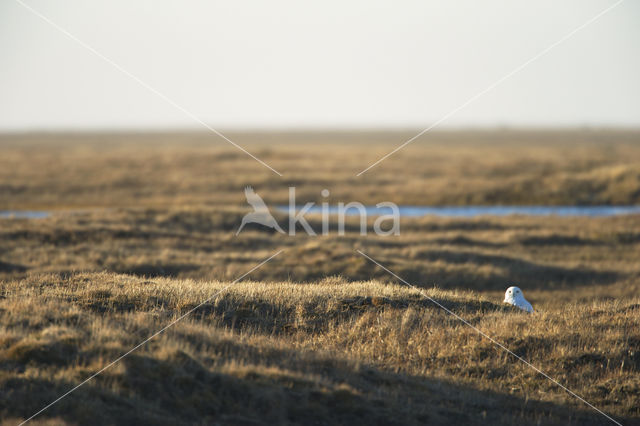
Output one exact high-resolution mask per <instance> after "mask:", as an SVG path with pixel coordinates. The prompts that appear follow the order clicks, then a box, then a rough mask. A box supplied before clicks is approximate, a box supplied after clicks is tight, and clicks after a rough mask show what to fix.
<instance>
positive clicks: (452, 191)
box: [0, 130, 640, 209]
mask: <svg viewBox="0 0 640 426" xmlns="http://www.w3.org/2000/svg"><path fill="white" fill-rule="evenodd" d="M412 135H413V134H412V133H411V132H354V133H298V134H297V133H282V134H278V133H273V134H264V133H230V134H229V136H230V137H231V138H232V139H233V140H234V141H236V142H237V143H239V144H240V145H243V146H246V147H247V149H249V150H250V151H251V152H252V153H253V154H255V155H257V156H258V157H259V158H260V159H262V160H264V161H266V162H267V163H269V164H270V165H272V166H273V167H275V168H276V169H277V170H279V171H281V172H282V173H283V174H284V176H283V177H279V176H277V175H276V174H274V173H273V172H271V171H270V170H269V169H267V168H265V167H264V166H262V165H260V164H259V163H257V162H256V161H255V160H253V159H252V158H250V157H249V156H247V155H246V154H244V153H243V152H241V151H239V150H238V149H237V148H234V147H233V146H231V145H230V144H228V143H227V142H225V141H223V140H221V139H220V138H217V137H215V136H214V135H211V134H198V133H194V134H155V135H153V134H151V135H146V134H121V135H118V134H114V135H108V134H105V135H90V134H89V135H87V134H69V135H31V134H25V135H4V136H0V150H1V152H2V155H1V156H0V206H3V208H7V209H17V208H53V209H61V208H88V207H89V208H90V207H96V206H102V207H135V206H137V207H139V206H154V207H167V206H176V205H224V206H244V205H245V201H244V196H243V194H242V188H244V187H245V186H246V185H253V186H254V187H255V188H256V189H257V190H258V192H259V193H260V194H263V196H264V197H265V199H266V200H267V201H268V202H269V203H271V204H278V203H280V204H286V203H287V196H288V193H287V187H288V186H290V185H296V186H297V187H298V199H299V200H300V201H317V202H320V201H321V199H322V197H321V196H320V191H321V190H322V189H324V188H327V189H329V190H330V191H331V194H332V197H331V199H330V201H331V202H337V201H344V202H348V201H352V200H355V201H361V202H363V203H367V204H375V203H378V202H380V201H387V200H388V201H393V202H395V203H397V204H409V205H428V204H445V205H446V204H449V205H466V204H487V205H490V204H638V203H640V132H638V131H596V130H591V131H588V130H584V131H547V132H540V131H538V132H533V131H529V132H527V131H507V130H505V131H484V132H483V131H469V132H433V133H431V132H430V133H428V134H426V135H424V136H423V137H422V138H420V139H419V140H417V141H416V142H414V143H412V144H410V145H409V146H407V147H406V148H405V149H403V150H401V151H399V152H398V153H397V154H394V155H393V156H392V157H390V158H389V159H387V160H386V161H384V162H383V163H381V164H380V165H379V166H376V167H375V168H373V169H371V170H370V171H369V172H367V173H366V174H364V175H362V176H360V177H356V174H357V173H358V172H360V171H362V170H363V169H364V168H366V167H367V166H368V165H370V164H371V163H373V162H374V161H376V160H378V159H379V158H380V157H382V156H383V155H385V154H387V153H388V152H389V151H391V150H392V149H393V148H395V147H396V146H398V145H399V144H400V143H402V142H404V141H405V140H407V139H408V138H409V137H411V136H412Z"/></svg>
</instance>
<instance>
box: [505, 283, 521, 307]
mask: <svg viewBox="0 0 640 426" xmlns="http://www.w3.org/2000/svg"><path fill="white" fill-rule="evenodd" d="M523 298H524V296H523V295H522V290H520V287H515V286H514V287H509V288H508V289H507V291H505V292H504V301H505V302H507V303H513V302H515V301H517V300H522V299H523Z"/></svg>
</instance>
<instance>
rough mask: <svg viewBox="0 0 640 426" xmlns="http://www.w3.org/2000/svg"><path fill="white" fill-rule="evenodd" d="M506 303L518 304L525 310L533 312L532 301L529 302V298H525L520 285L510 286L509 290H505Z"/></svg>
mask: <svg viewBox="0 0 640 426" xmlns="http://www.w3.org/2000/svg"><path fill="white" fill-rule="evenodd" d="M504 303H508V304H510V305H513V306H517V307H518V308H520V309H522V310H523V311H527V312H533V307H532V306H531V303H529V302H527V299H525V298H524V295H523V294H522V290H520V288H518V287H509V288H508V289H507V291H505V293H504Z"/></svg>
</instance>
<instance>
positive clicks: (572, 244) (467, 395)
mask: <svg viewBox="0 0 640 426" xmlns="http://www.w3.org/2000/svg"><path fill="white" fill-rule="evenodd" d="M407 135H408V133H407V134H403V133H401V132H396V133H392V132H387V133H384V132H378V133H366V132H362V133H334V134H327V133H314V134H294V133H289V134H285V133H283V134H262V135H259V134H240V133H238V134H235V135H232V139H234V140H235V141H236V142H238V143H240V144H241V145H243V146H246V147H247V148H248V149H249V150H250V151H251V152H252V153H254V154H257V155H258V156H259V157H260V158H261V159H263V160H265V161H267V163H269V164H270V165H272V166H274V167H275V168H276V169H277V170H279V171H280V172H282V173H283V177H279V176H277V175H275V174H273V173H272V172H270V171H269V170H268V169H266V168H264V167H263V166H261V165H260V164H258V163H256V162H255V161H254V160H252V159H251V158H249V157H246V155H244V154H243V153H241V152H239V151H236V150H234V148H233V147H229V146H227V145H223V144H222V142H220V141H219V140H215V139H214V138H213V137H210V136H208V135H202V134H164V135H82V134H75V135H4V136H2V137H0V153H1V155H0V210H11V209H16V210H19V209H42V210H48V211H51V212H52V214H51V216H49V217H47V218H43V219H0V419H2V421H3V422H4V423H6V424H17V423H20V422H21V421H22V420H24V419H26V418H28V417H30V416H31V415H32V414H34V413H35V412H37V411H38V410H39V409H41V408H43V407H44V406H45V405H47V404H48V403H50V402H52V401H53V400H55V399H56V398H57V397H58V396H60V395H62V394H64V393H65V392H67V391H68V390H70V389H72V388H73V387H74V386H75V385H77V384H78V383H80V382H82V381H83V380H84V379H86V378H87V377H89V376H91V375H92V374H93V373H94V372H96V371H99V370H100V369H101V368H103V367H104V366H106V365H108V364H109V362H110V361H112V360H114V359H116V358H118V357H119V356H120V355H122V354H123V353H125V352H127V351H128V350H129V349H131V348H132V347H134V346H135V345H136V344H137V343H139V342H141V341H143V340H144V339H146V338H148V337H149V336H151V335H153V334H154V333H155V332H156V331H158V330H160V329H162V328H163V327H165V326H166V325H167V324H170V323H171V322H172V321H173V320H175V319H178V318H180V317H181V315H183V314H185V313H188V312H190V310H192V309H194V308H196V309H195V310H194V311H193V312H191V313H190V314H189V315H187V316H186V317H185V318H184V319H182V320H181V321H179V322H177V323H176V324H175V325H174V326H172V327H171V328H169V329H167V330H166V331H165V332H163V333H162V334H161V335H158V336H157V337H155V338H154V339H152V340H151V341H149V342H148V343H147V344H145V345H144V346H142V347H140V348H139V349H138V350H136V351H135V352H133V353H131V354H130V355H128V356H127V357H125V358H123V359H122V360H121V361H120V362H118V363H117V364H115V365H113V366H112V367H111V368H109V369H107V370H105V371H104V372H102V373H101V374H100V375H98V376H97V377H95V378H94V379H93V380H91V381H90V382H88V383H87V384H86V385H84V386H82V387H81V388H79V389H78V390H77V391H75V392H73V393H72V394H70V395H69V396H68V397H66V398H64V399H63V400H61V401H60V402H59V403H57V404H55V405H53V406H52V407H51V408H49V409H48V410H46V411H44V412H43V413H41V414H40V415H39V416H37V417H36V418H35V419H33V420H32V423H33V424H70V425H71V424H104V425H111V424H230V425H231V424H234V425H235V424H245V425H253V424H319V425H321V424H358V423H367V424H451V423H460V424H505V425H506V424H558V425H560V424H561V425H565V424H574V425H581V424H606V423H607V422H608V420H607V419H606V418H605V417H604V416H602V415H601V414H599V413H598V412H596V411H595V410H593V409H591V408H589V407H588V406H587V405H586V404H584V403H583V402H581V401H579V400H578V399H576V398H575V397H573V396H571V395H569V394H568V393H567V392H565V391H564V390H562V389H561V388H560V387H558V386H557V385H555V384H554V383H552V382H551V381H549V380H548V379H546V378H545V377H543V376H542V375H540V374H538V373H536V372H535V371H534V370H533V369H531V368H529V367H527V366H526V365H524V364H523V363H521V362H519V361H518V360H517V359H515V358H514V357H513V356H511V355H509V354H508V353H506V352H505V351H503V350H501V349H499V348H497V347H496V346H495V345H494V344H493V343H491V342H490V341H489V340H487V339H486V338H484V337H482V336H480V335H479V334H478V333H477V332H476V331H474V330H473V329H472V328H470V327H469V326H468V325H465V324H463V323H462V322H460V321H459V320H458V319H456V318H455V317H453V316H452V315H451V314H449V313H447V312H445V311H444V310H442V309H441V308H439V307H438V306H436V305H435V304H434V303H433V302H432V301H430V300H429V299H428V298H427V297H425V295H427V296H428V297H431V298H433V299H434V300H436V301H437V302H438V303H440V304H442V305H443V306H445V307H447V308H448V309H450V310H451V311H452V312H454V313H455V314H457V315H459V316H460V317H462V318H464V319H465V320H466V321H468V322H469V323H470V324H472V325H473V326H475V327H477V328H478V329H480V330H482V331H484V332H486V333H487V334H488V335H490V336H491V337H492V338H494V339H495V340H497V341H499V342H502V343H503V344H504V345H505V346H506V347H508V348H509V349H510V350H512V351H513V352H514V353H516V354H517V355H518V356H521V357H523V358H524V359H526V360H528V361H530V362H531V363H532V364H533V365H535V366H537V367H539V368H540V369H541V370H543V371H544V372H546V373H547V374H549V376H551V377H553V378H555V379H557V380H558V381H559V382H560V383H562V384H563V385H565V386H567V387H568V388H569V389H571V390H572V391H574V392H576V393H577V394H579V395H581V396H582V397H584V398H585V399H586V400H587V401H589V402H590V403H592V404H593V405H595V406H596V407H598V408H599V409H601V410H603V411H604V412H606V413H607V414H608V415H610V416H612V417H613V418H615V419H616V420H617V421H619V422H621V423H623V424H640V216H639V215H630V216H619V217H608V218H562V217H527V216H509V217H501V218H497V217H488V216H487V217H479V218H472V219H452V218H436V217H424V218H402V220H401V235H400V236H389V237H381V236H376V235H374V234H373V233H371V234H369V235H366V236H362V235H360V234H359V233H358V232H357V230H358V227H357V223H356V222H355V221H353V220H352V221H350V222H349V223H348V224H347V233H346V235H344V236H339V235H337V233H335V232H332V233H330V235H328V236H319V237H310V236H307V235H305V234H303V233H299V234H298V235H296V236H289V235H282V234H278V233H275V232H270V231H269V230H267V229H265V228H261V227H259V226H249V227H248V228H247V229H246V230H244V231H243V232H242V233H241V234H240V235H238V236H235V231H236V230H237V228H238V226H239V223H240V221H241V218H242V216H243V215H244V214H245V213H246V212H248V207H247V206H246V203H245V200H244V194H243V192H242V189H243V188H244V186H246V185H252V186H253V187H254V188H256V190H257V191H258V193H260V195H262V196H263V198H264V199H265V201H266V202H267V203H268V204H269V205H275V204H285V203H286V202H287V187H288V186H291V185H295V186H296V187H297V194H298V201H299V203H303V202H305V201H316V202H320V201H321V196H320V191H321V190H322V189H323V188H327V189H329V190H330V191H331V197H330V199H329V201H330V202H331V203H333V204H335V203H337V202H338V201H345V202H347V201H361V202H363V203H368V204H375V203H377V202H380V201H393V202H395V203H397V204H404V205H427V204H442V205H466V204H483V205H494V204H524V205H529V204H554V205H562V204H566V205H575V204H580V205H582V204H586V205H599V204H620V205H628V204H640V132H633V131H606V132H605V131H587V130H584V131H573V132H569V131H566V132H562V131H554V132H551V131H549V132H515V131H494V132H449V133H447V132H439V133H433V134H430V135H427V136H426V137H425V140H421V141H419V142H416V143H415V144H413V145H410V146H409V147H407V148H406V149H405V150H403V151H401V152H399V153H398V154H397V155H395V156H393V157H391V158H389V159H388V160H387V161H386V162H384V163H381V164H380V165H379V166H378V167H376V168H373V169H371V170H370V171H368V172H367V173H365V174H363V175H362V176H360V177H356V176H355V175H356V173H358V172H359V171H361V170H362V169H364V168H365V167H366V166H368V165H369V164H371V163H372V162H373V161H375V160H377V159H378V158H379V157H380V156H382V155H384V154H385V153H386V152H388V151H389V150H390V149H392V147H393V146H394V145H395V144H399V143H401V142H402V141H404V140H405V139H406V137H407ZM277 218H278V219H279V220H281V221H282V222H283V223H284V217H283V216H282V215H280V216H277ZM372 220H373V219H372V218H369V222H370V223H371V222H372ZM310 223H311V224H312V226H314V227H316V228H319V227H320V226H319V224H320V218H319V217H311V219H310ZM281 249H284V251H283V252H282V253H281V254H280V255H278V256H277V257H276V258H274V259H273V260H272V261H270V262H268V263H267V264H265V265H263V266H262V267H260V268H258V269H256V270H255V271H253V272H251V274H250V275H249V276H247V277H246V278H245V279H243V280H241V281H239V282H237V283H235V284H233V285H232V286H230V287H229V285H230V284H232V283H233V282H234V280H235V279H236V278H238V277H240V276H242V275H243V274H244V273H246V272H247V271H249V270H251V269H252V268H253V267H254V266H256V265H258V264H259V263H260V262H262V261H263V260H264V259H266V258H268V257H269V256H271V255H273V254H274V253H276V252H277V251H278V250H281ZM356 250H361V251H362V252H364V253H366V254H368V255H369V256H371V257H372V258H374V259H376V260H377V261H379V262H380V263H381V264H383V265H384V266H386V267H387V268H389V269H390V270H391V271H393V272H395V273H396V274H398V275H399V276H401V277H403V278H404V279H406V280H407V281H408V282H410V283H412V284H414V285H415V286H416V287H418V289H419V290H418V289H413V288H410V287H408V286H406V285H404V284H402V283H400V282H398V281H397V280H395V279H394V278H393V277H392V276H390V274H389V273H387V272H385V271H384V270H382V269H381V268H380V267H378V266H376V265H375V264H373V263H372V262H370V261H368V260H367V259H365V258H364V257H363V256H361V255H360V254H358V253H357V252H356ZM513 284H516V285H519V286H520V287H521V288H522V289H523V290H524V292H525V295H526V297H527V299H528V300H529V301H530V302H531V303H532V304H533V305H534V308H535V309H536V312H535V313H534V314H531V315H529V314H526V313H523V312H521V311H519V310H516V309H515V308H510V307H508V306H505V305H503V304H502V303H501V301H502V298H503V295H504V290H505V289H506V288H507V287H508V286H509V285H513ZM421 292H422V293H423V294H421ZM205 301H206V303H204V304H203V305H202V306H199V304H200V303H202V302H205Z"/></svg>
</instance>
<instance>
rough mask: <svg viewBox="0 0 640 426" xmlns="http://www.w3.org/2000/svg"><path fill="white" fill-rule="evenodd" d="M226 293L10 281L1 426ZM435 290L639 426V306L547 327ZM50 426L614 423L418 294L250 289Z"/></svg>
mask: <svg viewBox="0 0 640 426" xmlns="http://www.w3.org/2000/svg"><path fill="white" fill-rule="evenodd" d="M274 262H276V261H274ZM225 284H226V283H219V282H202V281H190V280H186V281H185V280H174V279H165V278H155V279H153V280H145V279H140V278H134V277H131V276H126V275H115V274H110V273H102V274H96V273H94V274H74V275H72V276H69V277H67V278H64V277H61V276H60V275H55V274H54V275H38V276H33V277H30V278H27V279H26V280H23V281H13V282H9V283H6V284H4V285H3V287H2V292H3V295H4V296H3V299H2V301H1V303H0V309H2V310H1V311H0V312H1V313H2V324H3V333H2V335H3V339H2V343H1V345H0V359H2V360H3V361H2V363H3V366H4V368H3V371H4V373H3V375H2V376H1V379H0V386H2V388H3V389H4V390H5V391H4V392H3V394H2V395H3V396H2V400H1V402H2V403H3V405H4V407H5V408H4V409H3V416H5V417H14V418H19V417H21V416H22V417H24V416H25V415H27V414H31V413H32V412H35V411H36V410H37V409H39V408H40V407H41V406H43V405H45V404H46V403H48V402H50V400H52V399H53V398H54V397H55V396H56V394H60V393H62V392H63V391H65V390H68V388H70V387H71V386H72V385H73V384H75V383H78V382H79V381H81V380H82V379H83V378H85V377H86V376H88V375H90V374H91V373H92V372H93V371H95V370H97V369H99V368H101V367H102V366H103V365H105V363H106V362H107V361H108V360H111V359H115V358H116V357H118V356H119V355H120V354H121V353H123V352H124V351H126V350H127V349H129V348H130V347H133V346H134V345H135V344H136V343H137V342H138V341H141V340H142V339H143V338H144V337H146V336H149V335H150V334H152V333H153V332H154V331H155V330H158V329H160V328H161V327H162V326H163V325H165V324H167V323H168V322H169V321H171V320H172V319H173V318H176V317H177V316H179V315H180V314H181V313H184V312H186V311H188V310H189V309H192V308H193V307H195V306H197V305H198V304H199V303H200V302H202V301H203V300H206V299H207V298H209V297H210V296H211V295H213V294H215V293H216V292H217V291H219V290H220V289H221V288H223V286H225ZM426 292H427V294H428V295H429V296H430V297H432V298H434V299H436V300H438V301H439V302H440V303H442V304H444V305H445V306H447V307H448V308H449V309H451V310H453V311H454V312H456V313H457V314H459V315H461V316H463V317H464V318H465V319H466V320H467V321H469V322H471V323H473V324H474V325H475V326H476V327H479V328H480V329H482V330H485V331H487V332H489V333H490V334H491V335H492V336H493V337H494V338H495V339H497V340H499V341H501V342H504V343H505V344H506V345H507V346H509V347H510V348H511V349H512V350H513V351H514V352H515V353H516V354H518V355H520V356H523V357H525V358H526V359H528V360H530V361H531V362H532V363H533V364H535V365H537V366H539V367H540V368H541V369H543V370H544V371H546V372H547V373H549V374H550V375H551V376H553V377H556V378H558V380H560V381H561V382H562V383H564V384H565V385H567V386H569V387H570V388H571V389H572V390H574V391H576V392H578V393H579V394H581V395H583V396H584V397H585V398H586V399H587V400H589V401H590V402H592V403H593V404H595V405H596V406H598V407H600V408H601V409H603V410H605V411H607V412H609V413H610V414H612V415H614V416H617V417H618V418H621V419H625V418H627V419H628V420H630V419H631V418H632V417H637V416H638V415H639V414H640V413H639V412H638V406H639V405H638V403H639V400H638V391H639V390H640V371H639V370H640V357H639V356H638V350H639V349H640V334H639V333H638V330H639V326H640V320H639V318H640V316H639V315H638V311H639V307H640V299H638V298H637V297H636V298H630V299H627V300H624V301H610V302H594V303H591V304H587V305H585V304H568V305H565V306H564V307H563V308H562V309H546V307H545V306H541V305H540V304H539V305H538V306H537V308H538V310H539V311H538V313H536V314H534V315H527V314H525V313H522V312H519V311H515V310H513V309H509V308H506V307H504V306H502V305H501V304H500V303H497V301H495V300H490V299H486V298H484V297H482V296H479V295H478V294H474V293H469V292H454V291H443V290H437V289H428V290H426ZM134 407H135V408H134ZM240 407H242V408H240ZM95 413H100V417H99V418H98V419H96V418H95V417H94V416H95ZM43 418H61V419H64V420H66V421H68V422H80V423H86V422H91V423H95V422H98V423H103V424H110V423H123V422H125V423H134V422H137V421H143V419H144V421H145V422H153V423H163V424H164V423H167V424H172V423H173V424H175V423H192V422H210V421H214V420H215V421H219V422H221V423H229V424H232V423H236V422H241V423H242V422H244V423H247V424H248V423H262V422H268V423H289V422H290V423H305V424H308V423H327V422H331V423H352V422H362V421H366V422H374V423H397V424H419V423H424V422H433V423H442V424H444V423H449V422H450V421H451V420H452V419H457V421H460V422H464V423H467V422H468V423H486V422H490V423H494V424H495V423H501V424H502V423H503V424H513V423H519V424H529V423H531V424H536V423H538V422H543V423H557V424H572V423H573V424H577V423H580V424H582V423H594V424H596V423H601V422H602V420H603V418H602V417H599V415H597V413H595V414H594V412H592V411H590V410H588V409H586V407H585V406H584V405H582V404H581V403H580V402H579V401H577V400H575V399H574V398H572V397H571V396H569V395H568V394H566V393H565V392H564V391H562V390H561V389H559V388H558V387H557V386H555V385H553V384H552V383H550V382H549V381H548V380H546V379H545V378H543V377H542V376H540V375H538V374H536V373H535V372H534V371H532V370H531V369H529V368H527V367H526V366H524V365H522V364H521V363H519V362H517V361H516V360H515V359H513V358H512V357H510V356H509V355H507V354H506V353H504V352H502V351H500V350H497V349H496V348H495V347H494V346H493V345H492V344H491V343H490V342H489V341H487V340H486V339H483V338H482V337H480V336H479V335H477V334H476V333H475V332H474V331H473V330H471V329H470V328H469V327H467V326H465V325H463V324H461V323H460V322H458V321H457V320H455V319H453V318H452V317H451V316H450V315H448V314H447V313H445V312H444V311H442V310H441V309H439V308H437V307H436V306H435V305H433V304H432V303H431V302H429V301H428V300H426V299H425V298H424V297H422V296H421V295H420V294H418V293H417V292H416V291H414V290H411V289H409V288H408V287H406V286H402V285H392V284H386V285H385V284H380V283H378V282H374V281H369V282H352V283H348V282H345V281H343V280H340V279H331V280H324V281H322V282H318V283H316V284H304V285H301V284H295V283H273V284H265V283H261V282H253V281H247V282H241V283H238V284H237V285H236V286H234V287H232V288H230V289H229V290H228V291H226V292H224V293H223V294H220V295H219V296H217V297H215V298H214V299H213V300H212V301H211V302H210V303H207V304H205V305H204V306H202V307H201V308H199V309H197V310H196V311H195V312H194V313H193V314H192V315H190V316H189V317H188V318H187V319H185V320H184V321H182V322H179V323H178V324H177V325H176V326H174V327H173V328H171V329H169V330H168V331H167V332H166V333H164V334H162V335H161V336H159V337H158V338H157V339H155V340H153V341H152V342H150V343H149V344H148V345H146V346H144V347H143V348H141V349H140V350H139V351H137V352H135V353H134V354H132V355H130V356H129V357H127V358H126V359H124V360H123V361H122V362H121V363H119V364H117V365H116V366H114V367H113V368H111V369H109V370H107V371H105V372H104V373H103V374H101V375H100V376H98V377H97V378H96V379H95V380H94V381H93V382H92V383H91V384H88V385H87V386H85V387H84V388H83V389H80V390H78V391H77V392H75V393H74V394H72V395H71V396H69V397H68V398H67V399H65V400H64V401H62V402H60V403H59V404H57V405H56V406H54V407H52V408H51V409H50V410H48V412H47V413H46V414H43Z"/></svg>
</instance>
